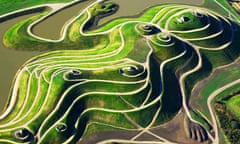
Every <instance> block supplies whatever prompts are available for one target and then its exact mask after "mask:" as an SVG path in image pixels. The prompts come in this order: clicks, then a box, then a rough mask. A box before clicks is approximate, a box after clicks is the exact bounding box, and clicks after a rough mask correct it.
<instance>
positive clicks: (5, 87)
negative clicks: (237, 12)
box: [0, 14, 40, 113]
mask: <svg viewBox="0 0 240 144" xmlns="http://www.w3.org/2000/svg"><path fill="white" fill-rule="evenodd" d="M33 15H36V14H29V15H25V16H20V17H17V18H14V19H12V20H8V21H5V22H2V23H0V40H1V42H0V65H1V69H0V113H1V112H2V110H3V108H4V106H5V104H6V102H7V98H8V93H9V90H10V87H11V83H12V80H13V78H14V76H15V74H16V72H17V70H18V69H19V68H20V67H21V65H22V64H23V63H24V62H26V61H27V60H28V59H30V58H32V57H34V56H36V55H38V54H40V52H26V51H16V50H11V49H7V48H5V47H4V45H3V42H2V39H3V36H4V33H5V32H6V31H7V29H8V28H10V27H11V26H13V25H14V24H16V23H17V22H19V21H21V20H24V19H26V18H28V17H30V16H33Z"/></svg>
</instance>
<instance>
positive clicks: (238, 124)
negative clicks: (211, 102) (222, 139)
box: [215, 102, 240, 144]
mask: <svg viewBox="0 0 240 144" xmlns="http://www.w3.org/2000/svg"><path fill="white" fill-rule="evenodd" d="M215 110H216V114H217V116H218V119H219V122H220V126H221V129H222V130H223V131H224V134H225V136H226V137H227V139H228V140H227V141H229V142H230V143H233V144H237V143H238V144H239V143H240V119H239V118H237V117H236V116H235V115H233V114H232V113H231V111H229V110H228V109H227V107H226V105H225V104H224V103H221V102H217V103H216V104H215Z"/></svg>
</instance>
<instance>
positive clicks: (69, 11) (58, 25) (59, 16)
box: [32, 0, 93, 40]
mask: <svg viewBox="0 0 240 144" xmlns="http://www.w3.org/2000/svg"><path fill="white" fill-rule="evenodd" d="M92 2H93V0H86V1H83V2H79V3H77V4H74V5H73V6H71V7H68V8H65V9H63V10H61V11H59V12H57V13H55V14H54V15H52V16H50V17H48V18H47V19H45V20H43V21H41V22H40V23H39V24H37V25H36V26H34V27H33V29H32V31H33V33H34V34H35V35H37V36H40V37H43V38H47V39H53V40H57V39H59V37H60V34H61V30H62V28H63V26H64V24H65V23H66V22H68V21H69V20H70V19H71V18H73V17H74V16H77V15H78V14H79V13H80V12H81V11H82V10H83V9H84V8H86V7H87V6H88V5H89V4H90V3H92Z"/></svg>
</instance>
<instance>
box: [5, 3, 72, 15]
mask: <svg viewBox="0 0 240 144" xmlns="http://www.w3.org/2000/svg"><path fill="white" fill-rule="evenodd" d="M70 1H72V0H0V5H1V9H0V15H2V14H5V13H8V12H12V11H15V10H18V9H22V8H27V7H31V6H35V5H39V4H44V3H64V2H70Z"/></svg>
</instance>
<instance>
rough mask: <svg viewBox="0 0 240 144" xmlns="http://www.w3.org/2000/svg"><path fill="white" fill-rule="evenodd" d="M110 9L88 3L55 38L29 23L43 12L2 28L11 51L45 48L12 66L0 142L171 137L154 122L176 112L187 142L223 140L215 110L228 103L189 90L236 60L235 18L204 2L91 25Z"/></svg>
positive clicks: (158, 139)
mask: <svg viewBox="0 0 240 144" xmlns="http://www.w3.org/2000/svg"><path fill="white" fill-rule="evenodd" d="M117 9H118V6H117V5H116V4H114V3H111V2H99V1H96V2H94V3H93V4H91V5H89V6H88V7H87V8H86V9H85V10H83V11H82V12H81V13H80V14H79V15H78V16H76V17H75V18H74V19H72V20H71V22H69V23H68V24H66V25H65V27H64V29H63V31H62V36H61V38H60V39H59V40H49V39H44V38H40V37H38V36H36V35H34V34H33V33H32V32H31V29H30V28H29V27H32V26H33V25H34V23H35V24H36V23H37V22H38V21H39V20H41V19H43V18H44V17H46V16H48V14H49V11H44V12H42V13H41V14H40V15H36V16H34V17H31V18H28V19H26V20H24V21H21V22H20V23H17V24H16V25H14V26H13V27H11V28H10V29H9V30H8V31H7V32H6V33H5V36H4V40H3V42H4V44H5V45H6V46H7V47H8V48H11V49H17V50H48V52H46V53H45V54H42V55H39V56H36V57H34V58H32V59H30V60H29V61H27V62H26V63H25V64H23V66H22V67H21V68H20V69H19V71H18V72H17V74H16V77H15V79H14V82H13V85H12V88H11V94H10V97H9V102H8V104H7V105H6V108H5V112H4V113H3V114H2V115H1V116H0V143H28V142H29V143H77V142H79V143H81V142H83V141H84V139H85V138H87V137H90V136H91V135H93V134H96V133H101V132H108V131H110V132H113V133H114V132H116V133H118V135H117V136H116V135H111V134H110V133H109V134H108V135H105V136H103V137H102V139H101V141H100V142H101V143H147V142H148V143H177V142H176V141H174V139H167V138H164V137H163V136H161V135H160V134H158V133H157V132H154V129H155V128H157V127H159V126H161V125H164V124H167V123H168V122H170V121H172V120H174V119H175V117H177V116H178V115H179V113H180V112H181V113H182V114H183V115H184V116H183V117H184V118H183V120H184V122H182V124H183V125H184V130H185V134H186V136H187V137H188V138H189V140H190V139H192V140H195V141H196V142H210V143H219V142H220V138H221V137H223V136H222V135H223V134H222V132H220V129H221V119H220V120H218V117H217V116H216V114H215V113H216V111H215V109H217V110H218V113H220V112H221V107H224V106H225V104H224V103H223V102H222V101H221V99H219V101H218V104H213V105H212V104H211V102H212V100H213V99H214V98H215V97H216V95H217V94H218V93H216V94H212V95H207V96H205V97H204V98H203V99H205V101H204V102H203V104H202V105H200V106H199V105H195V104H194V103H198V101H200V100H201V98H202V97H200V98H199V97H198V96H197V94H196V93H195V94H196V95H193V94H192V90H193V89H194V86H195V84H196V83H197V82H198V81H200V80H202V79H203V78H205V77H208V76H209V75H210V74H211V72H213V71H214V70H215V69H217V68H220V67H224V66H226V65H229V64H231V63H234V62H235V61H236V60H237V58H238V57H239V54H240V48H239V38H240V36H239V35H240V31H239V23H238V22H236V21H234V20H230V19H229V18H227V17H224V16H221V15H220V14H218V13H216V12H214V11H211V10H209V9H205V8H200V7H193V6H187V5H175V4H169V5H160V6H154V7H151V8H149V9H147V10H146V11H144V12H143V13H142V14H141V15H139V16H138V17H132V18H118V19H115V20H112V21H110V22H108V23H106V24H104V25H97V24H98V20H99V19H100V18H101V17H103V16H106V15H108V14H111V13H114V12H115V11H116V10H117ZM49 50H50V51H49ZM235 83H238V81H236V82H235ZM196 99H198V101H193V100H196ZM199 103H200V102H199ZM219 121H220V122H219ZM234 124H235V126H236V127H237V126H238V125H239V124H238V121H237V120H235V123H234ZM121 133H122V134H124V133H129V134H128V135H129V138H124V137H121V136H122V135H121ZM143 135H150V136H152V137H154V140H149V139H148V140H144V138H141V136H143ZM95 142H96V143H97V142H99V141H95ZM85 143H86V142H85Z"/></svg>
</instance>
